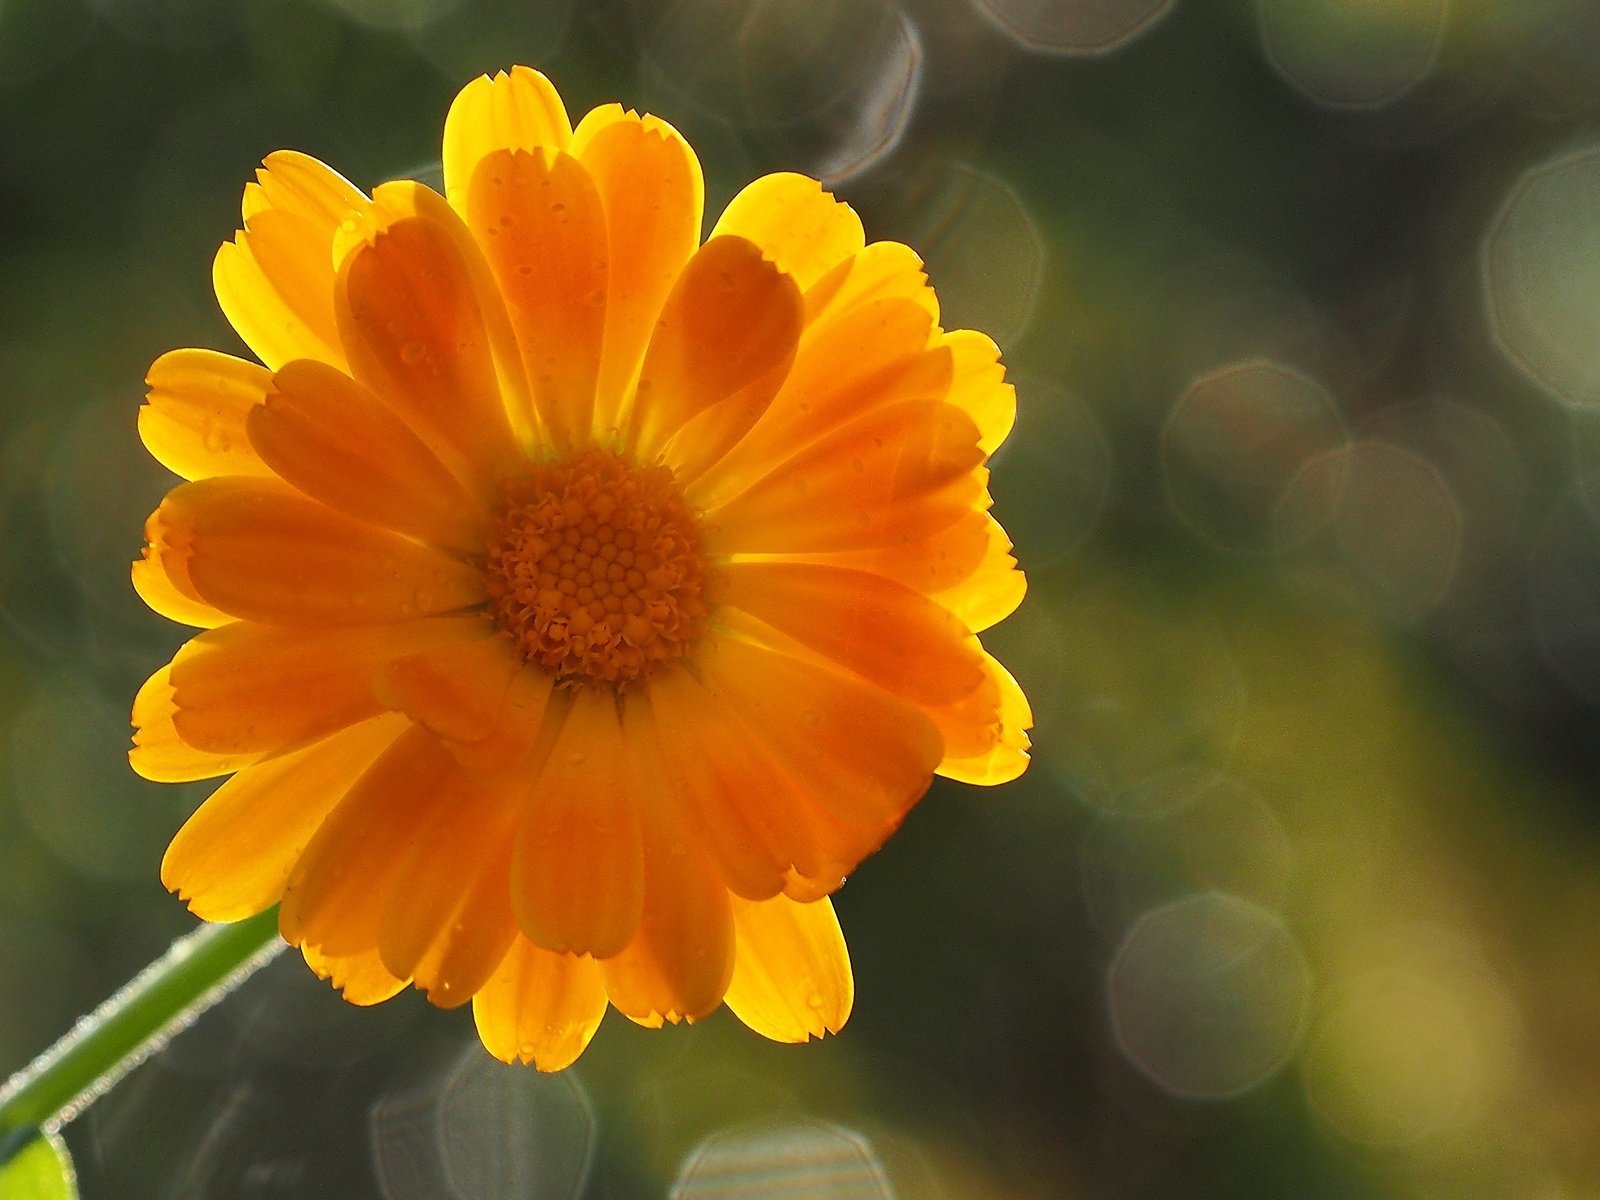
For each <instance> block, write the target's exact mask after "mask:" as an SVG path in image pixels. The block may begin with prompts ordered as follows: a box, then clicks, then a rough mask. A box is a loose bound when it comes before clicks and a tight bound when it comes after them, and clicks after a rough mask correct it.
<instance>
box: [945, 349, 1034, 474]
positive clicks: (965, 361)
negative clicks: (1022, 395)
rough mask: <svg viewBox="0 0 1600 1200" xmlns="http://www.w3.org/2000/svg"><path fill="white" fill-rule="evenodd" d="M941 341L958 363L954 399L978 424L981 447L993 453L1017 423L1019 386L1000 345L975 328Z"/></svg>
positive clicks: (952, 393) (953, 402)
mask: <svg viewBox="0 0 1600 1200" xmlns="http://www.w3.org/2000/svg"><path fill="white" fill-rule="evenodd" d="M939 345H940V346H941V347H943V348H944V349H947V350H948V351H949V352H950V354H951V357H952V360H953V362H954V365H955V372H954V377H953V379H952V380H951V385H950V403H952V404H956V405H959V406H960V407H961V408H962V409H964V410H965V411H966V413H967V415H968V416H969V417H971V418H972V420H973V423H974V424H976V425H977V427H978V447H979V448H980V449H981V450H982V451H983V452H984V453H985V454H993V453H994V452H995V451H996V450H998V449H999V448H1000V443H1001V442H1003V441H1005V440H1006V436H1007V435H1008V434H1009V433H1010V432H1011V427H1012V426H1013V425H1015V424H1016V423H1017V390H1016V389H1015V388H1014V387H1012V386H1011V385H1010V384H1009V383H1007V382H1006V381H1005V375H1006V372H1005V368H1004V367H1002V366H1001V365H1000V347H999V346H997V345H995V344H994V339H992V338H990V337H988V336H986V335H984V334H981V333H978V332H977V331H976V330H972V329H957V330H953V331H952V332H950V333H946V334H943V335H942V336H941V337H940V338H939Z"/></svg>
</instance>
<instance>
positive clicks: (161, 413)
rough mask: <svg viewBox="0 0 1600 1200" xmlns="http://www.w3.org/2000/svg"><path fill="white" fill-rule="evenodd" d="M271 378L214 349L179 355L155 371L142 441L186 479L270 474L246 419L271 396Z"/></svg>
mask: <svg viewBox="0 0 1600 1200" xmlns="http://www.w3.org/2000/svg"><path fill="white" fill-rule="evenodd" d="M271 378H272V376H271V374H270V373H269V372H268V371H267V370H266V369H265V368H262V367H259V366H257V365H256V364H255V363H251V362H245V361H244V360H243V359H240V358H234V357H233V356H232V355H228V354H218V353H216V352H215V351H212V350H174V351H172V352H171V353H169V354H163V355H162V356H161V357H160V358H158V359H156V361H155V362H154V363H153V364H152V365H151V367H150V373H149V374H148V375H146V376H145V383H146V384H148V385H149V387H150V394H149V396H148V397H147V398H146V401H145V404H144V407H142V408H141V409H140V410H139V437H140V438H141V439H142V440H143V441H144V444H145V449H147V450H149V451H150V453H151V454H152V455H154V456H155V458H156V459H157V460H158V461H159V462H160V463H161V464H162V465H163V466H164V467H166V468H167V469H168V470H170V471H172V472H174V473H175V474H178V475H182V476H183V477H184V478H185V479H201V478H204V477H206V476H209V475H270V474H271V473H272V469H271V468H270V467H268V466H267V465H266V464H265V463H264V462H262V461H261V459H260V457H259V456H258V455H257V454H256V452H255V449H254V448H253V447H252V446H251V445H250V439H249V437H248V436H247V435H246V434H245V428H244V426H245V418H246V417H247V416H248V414H249V412H250V410H251V409H253V408H255V407H256V406H257V405H259V404H260V403H261V402H262V401H263V400H265V399H266V396H267V386H268V383H269V382H270V381H271Z"/></svg>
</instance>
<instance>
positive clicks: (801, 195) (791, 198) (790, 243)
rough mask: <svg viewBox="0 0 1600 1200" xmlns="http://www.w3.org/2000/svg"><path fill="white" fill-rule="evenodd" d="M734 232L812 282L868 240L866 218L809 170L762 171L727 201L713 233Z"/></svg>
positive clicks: (803, 285) (802, 280)
mask: <svg viewBox="0 0 1600 1200" xmlns="http://www.w3.org/2000/svg"><path fill="white" fill-rule="evenodd" d="M721 234H733V235H735V236H737V237H742V238H746V239H748V240H749V241H752V242H754V243H755V244H756V245H757V246H758V247H759V248H760V250H761V253H762V254H763V255H765V256H766V257H767V258H768V259H769V260H771V261H772V262H775V263H777V264H778V267H779V269H780V270H782V271H783V272H784V273H785V274H786V275H790V276H792V277H793V278H794V280H795V281H796V282H797V283H798V284H799V285H800V287H801V289H802V290H804V289H805V288H809V287H810V286H811V285H812V284H813V283H815V282H816V281H817V280H818V279H820V278H822V276H823V275H825V274H826V273H827V272H828V270H829V269H830V268H832V267H833V266H834V265H835V264H837V263H839V262H841V261H843V260H845V259H847V258H849V257H850V256H851V255H853V254H856V253H858V252H859V251H860V250H861V248H862V246H863V245H865V243H866V238H865V237H864V236H863V234H862V232H861V218H860V217H858V216H856V214H855V211H854V210H853V209H852V208H851V207H850V206H849V205H848V204H845V203H843V202H842V201H839V200H835V199H834V198H833V197H832V196H830V195H829V194H828V193H827V192H825V191H823V190H822V185H821V184H820V183H818V182H817V181H816V180H815V179H810V178H807V177H806V176H804V175H794V174H788V173H783V174H776V175H763V176H762V177H761V178H760V179H757V180H755V181H754V182H753V183H750V184H747V185H746V186H745V188H744V190H742V191H741V192H740V193H739V194H738V195H737V196H735V197H734V198H733V199H732V200H730V201H729V202H728V207H727V208H726V209H724V210H723V213H722V216H721V217H719V218H718V219H717V224H716V228H714V229H713V230H712V231H711V236H712V237H713V238H715V237H717V236H719V235H721Z"/></svg>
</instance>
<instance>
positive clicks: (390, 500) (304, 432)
mask: <svg viewBox="0 0 1600 1200" xmlns="http://www.w3.org/2000/svg"><path fill="white" fill-rule="evenodd" d="M245 424H246V427H247V430H248V433H249V437H250V441H251V444H252V445H254V446H255V448H256V450H257V451H258V452H259V454H260V455H261V457H262V459H263V460H264V461H265V462H266V463H268V464H270V465H271V468H272V469H273V470H275V471H276V472H277V473H278V474H279V475H281V476H282V477H283V478H284V479H286V480H288V481H289V482H290V483H292V484H294V485H295V486H296V487H297V488H299V489H300V490H301V491H303V492H305V493H306V494H307V495H308V496H310V497H312V498H313V499H315V500H320V501H321V502H322V503H324V504H326V505H327V506H328V507H330V508H333V509H337V510H338V511H340V512H343V513H346V514H348V515H350V516H352V517H358V518H360V519H362V520H365V521H370V522H372V523H373V524H375V525H382V526H383V527H384V528H385V529H393V530H395V531H396V532H397V533H408V534H411V535H412V536H414V537H418V538H421V539H422V540H423V541H426V542H431V543H432V544H434V545H436V546H442V547H446V548H448V549H453V550H458V551H461V552H463V553H478V554H481V553H482V552H483V547H484V543H485V541H486V540H487V538H488V536H489V530H490V520H489V514H488V512H487V511H486V510H485V509H484V508H483V506H482V505H481V504H479V503H478V502H477V501H476V500H474V499H473V498H472V497H471V496H469V495H468V494H467V493H466V491H465V490H464V489H463V488H462V487H461V485H460V484H459V483H457V482H456V480H455V477H454V476H452V475H451V474H450V472H449V471H448V470H447V469H446V468H445V466H444V465H443V464H442V463H441V462H440V461H439V459H438V458H437V457H436V456H435V455H434V454H433V452H432V451H430V450H429V449H428V447H427V445H426V444H425V443H424V442H423V441H422V440H421V439H420V438H418V437H417V435H416V434H414V433H413V432H411V430H410V429H409V428H408V427H407V426H406V424H405V422H404V421H402V420H400V418H399V417H397V416H395V415H394V413H392V412H391V411H390V410H389V409H388V408H387V407H385V406H384V404H383V403H382V402H381V401H380V400H379V399H378V398H377V397H376V396H374V395H373V394H372V393H371V392H369V391H368V390H367V389H366V388H364V387H362V386H361V385H360V384H358V383H356V382H355V380H353V379H351V378H350V377H349V376H348V375H345V374H343V373H342V372H340V371H336V370H334V369H333V368H332V367H329V366H327V365H326V364H323V363H318V362H312V361H309V360H304V361H300V362H293V363H290V364H289V365H288V366H286V367H284V368H283V369H281V370H280V371H278V372H277V374H276V375H274V376H273V377H272V385H271V392H270V394H269V395H268V396H267V398H266V402H265V403H264V404H261V405H259V406H258V407H256V408H255V409H254V410H253V411H252V412H251V413H250V414H249V417H248V418H247V420H246V423H245Z"/></svg>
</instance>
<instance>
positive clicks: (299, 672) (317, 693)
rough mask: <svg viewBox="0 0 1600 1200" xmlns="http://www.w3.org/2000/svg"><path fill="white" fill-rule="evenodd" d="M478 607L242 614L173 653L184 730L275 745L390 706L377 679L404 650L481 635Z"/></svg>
mask: <svg viewBox="0 0 1600 1200" xmlns="http://www.w3.org/2000/svg"><path fill="white" fill-rule="evenodd" d="M481 625H482V622H481V621H480V620H479V619H478V618H476V617H464V618H463V617H455V618H451V617H437V618H426V619H421V620H416V621H399V622H395V623H394V624H389V625H357V626H353V627H352V626H333V627H331V628H326V629H284V628H282V627H281V626H274V625H256V624H254V623H252V622H248V621H235V622H233V623H231V624H228V625H224V626H222V627H221V628H220V629H212V630H209V631H207V632H205V633H202V634H200V635H199V636H197V637H195V638H193V639H191V640H190V641H189V642H188V643H187V644H186V645H185V646H184V647H183V648H182V649H181V650H179V651H178V654H177V656H176V657H175V658H174V659H173V660H172V673H171V682H172V688H173V701H174V703H175V704H176V705H177V713H176V715H175V716H174V718H173V724H174V727H175V728H176V729H177V731H178V736H179V737H181V738H182V739H183V740H184V741H185V742H186V743H188V744H189V745H191V746H194V747H195V748H196V749H199V750H205V751H208V752H210V753H213V754H242V753H251V752H254V753H256V754H263V753H268V754H270V753H275V752H278V751H282V750H286V749H289V748H291V747H294V746H298V745H301V744H303V743H305V742H308V741H310V740H312V739H314V738H320V737H325V736H327V735H328V734H330V733H333V732H334V731H335V730H339V729H343V728H345V727H346V726H348V725H353V724H355V723H356V722H357V721H362V720H365V719H366V718H368V717H372V716H376V715H377V714H378V713H380V712H382V711H383V705H382V704H381V703H380V702H379V700H378V697H377V695H376V693H375V691H374V687H373V681H374V679H375V677H376V676H377V674H378V671H379V670H380V669H381V668H382V667H383V665H384V664H385V663H388V662H391V661H393V660H394V659H396V658H399V657H401V656H402V655H407V654H413V653H416V652H417V651H418V650H420V649H423V648H426V647H430V646H437V645H440V644H441V643H450V642H458V641H462V640H464V639H467V638H471V637H474V636H476V633H477V630H478V629H479V628H480V627H481Z"/></svg>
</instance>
